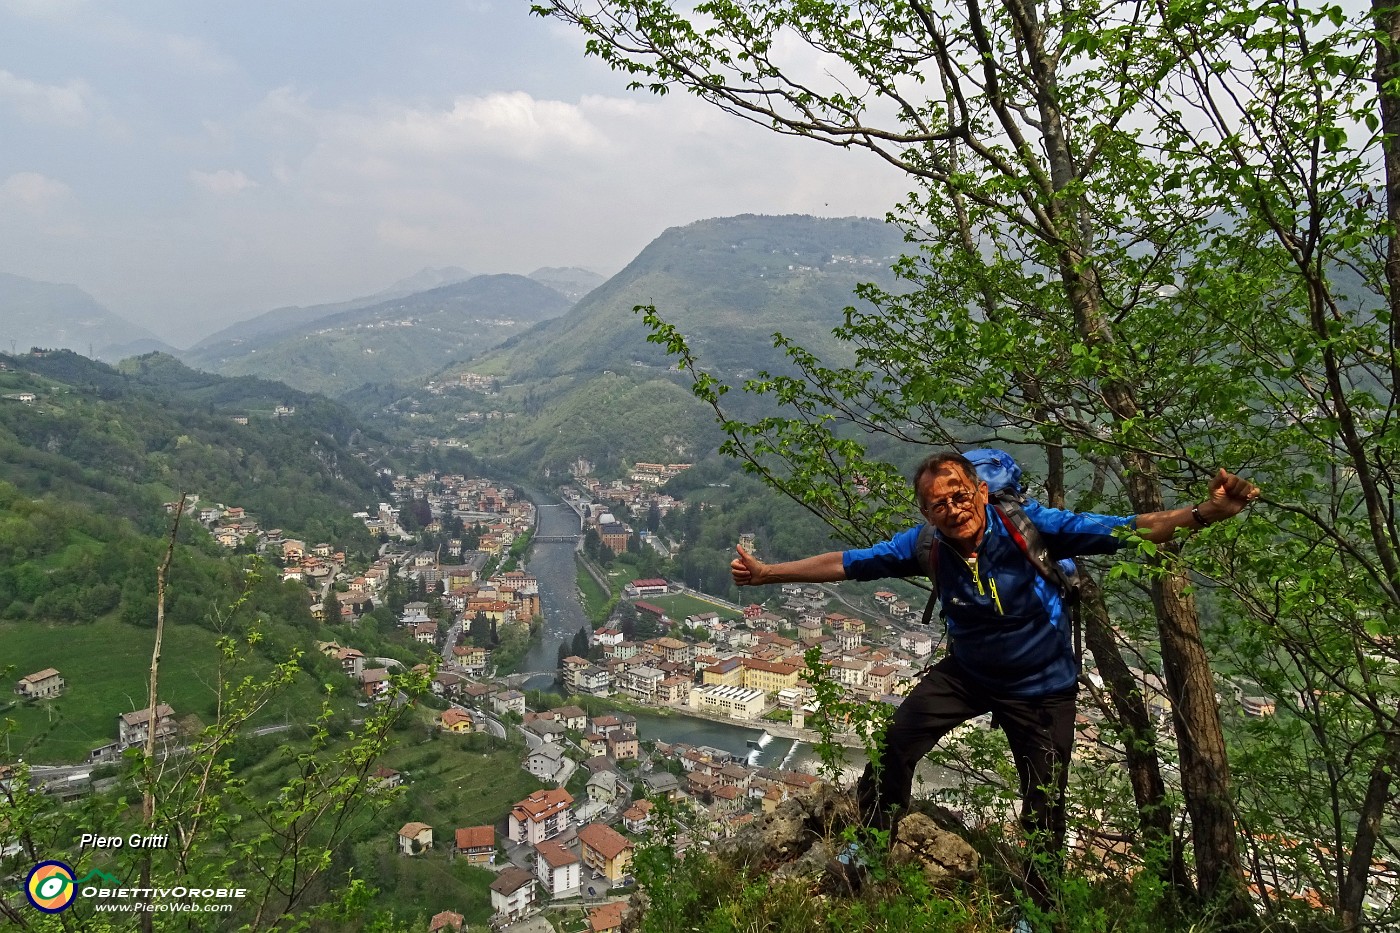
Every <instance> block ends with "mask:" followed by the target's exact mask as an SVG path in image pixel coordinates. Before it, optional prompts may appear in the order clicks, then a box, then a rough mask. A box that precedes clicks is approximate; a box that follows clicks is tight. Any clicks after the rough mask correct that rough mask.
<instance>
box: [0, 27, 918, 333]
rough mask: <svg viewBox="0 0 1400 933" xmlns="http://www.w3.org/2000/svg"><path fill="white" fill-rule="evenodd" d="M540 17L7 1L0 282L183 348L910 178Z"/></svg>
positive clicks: (622, 249)
mask: <svg viewBox="0 0 1400 933" xmlns="http://www.w3.org/2000/svg"><path fill="white" fill-rule="evenodd" d="M528 10H529V3H528V2H527V0H489V2H488V0H456V2H448V0H441V2H424V3H409V4H390V3H384V2H373V3H371V2H352V0H324V2H320V0H317V2H293V0H288V2H280V3H272V2H244V3H217V4H215V3H201V2H191V0H150V2H141V0H124V2H121V3H117V2H107V3H96V2H92V3H89V2H84V0H0V139H3V143H0V271H3V272H11V273H15V274H17V275H23V276H28V277H30V278H35V279H42V280H45V281H52V282H69V283H72V284H75V285H78V286H80V287H81V288H84V289H86V290H87V291H89V292H91V293H92V294H93V295H94V296H95V297H96V298H97V299H98V300H99V301H101V302H102V303H103V304H105V305H107V306H108V307H109V308H111V309H112V310H113V311H116V312H117V313H119V314H121V315H123V316H124V317H126V318H127V319H129V320H131V321H132V322H134V323H137V324H141V325H142V326H145V327H147V328H149V329H151V330H153V331H155V332H156V333H157V335H159V336H161V337H163V338H164V339H166V340H168V341H169V342H171V343H173V344H175V345H176V346H185V345H187V344H189V343H191V342H193V341H194V340H196V339H198V338H199V337H201V336H204V335H205V334H208V333H210V332H212V331H214V330H217V329H218V328H220V327H222V326H224V325H226V324H228V323H230V322H232V321H235V320H238V319H241V318H245V317H250V316H252V315H253V314H256V313H260V312H262V311H265V310H268V309H271V308H274V307H278V306H281V305H289V304H299V305H301V304H315V303H319V302H325V301H334V300H340V299H345V298H350V297H355V296H358V295H363V294H368V293H371V292H375V291H378V290H379V289H381V288H384V287H385V286H387V285H388V284H390V283H391V282H392V281H394V280H396V279H398V278H401V277H403V276H406V275H409V274H412V273H413V272H416V271H418V270H419V269H421V268H423V267H424V266H442V265H458V266H462V267H464V268H467V269H469V270H471V271H473V272H519V273H528V272H531V271H533V270H534V269H536V268H538V267H540V266H545V265H555V266H560V265H577V266H583V267H586V268H590V269H593V270H594V271H597V272H600V273H603V274H605V275H610V274H612V273H614V272H616V271H618V270H619V269H620V268H621V267H622V266H624V265H625V264H626V263H627V262H628V261H629V260H630V259H631V258H632V257H633V256H635V255H636V254H637V253H638V252H639V251H640V250H641V249H642V248H643V247H644V246H645V245H646V244H647V243H648V242H650V241H651V240H652V239H654V238H655V237H656V236H657V235H658V234H660V233H661V232H662V231H663V230H665V229H666V228H667V227H671V226H676V225H679V224H686V223H690V222H692V221H695V220H699V219H702V218H707V217H718V216H725V215H730V214H740V213H810V214H819V215H826V216H847V215H853V214H854V215H864V216H883V214H884V212H885V211H886V210H887V209H888V208H889V207H891V206H892V205H893V203H894V202H895V200H896V199H897V198H898V197H899V196H900V195H901V194H902V193H903V191H904V190H905V183H904V180H903V179H901V178H900V177H899V176H898V175H897V174H896V173H894V172H893V171H892V170H890V169H888V168H886V167H885V166H883V165H882V164H880V163H879V162H877V161H876V160H875V159H873V158H871V157H869V156H863V155H861V154H859V153H843V152H840V151H838V150H835V149H833V148H831V147H829V146H823V145H820V144H817V143H811V142H803V141H799V140H792V139H787V138H783V137H779V136H777V135H775V134H772V133H769V132H767V131H765V130H763V129H761V128H758V127H754V126H751V125H749V124H746V123H743V122H742V121H739V120H736V119H734V118H732V117H728V116H726V115H725V114H722V113H720V112H718V111H716V110H713V109H710V108H707V107H705V106H704V105H703V104H701V103H700V102H698V101H696V100H694V99H693V98H690V97H689V96H687V95H683V94H671V95H667V96H666V97H660V98H658V97H652V96H650V95H646V94H641V93H635V92H629V91H627V90H626V86H625V85H626V79H625V78H624V77H623V76H622V75H617V74H614V73H612V72H610V71H608V70H607V69H606V68H605V67H604V66H602V65H601V64H599V63H597V62H596V61H592V60H585V59H584V58H583V55H582V45H583V43H582V40H581V39H580V38H579V36H578V35H576V34H575V33H573V32H572V31H570V30H569V29H568V28H567V27H565V26H564V25H563V24H559V23H555V22H553V21H545V20H541V19H539V18H536V17H532V16H530V15H529V12H528Z"/></svg>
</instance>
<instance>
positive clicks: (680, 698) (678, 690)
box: [656, 674, 694, 704]
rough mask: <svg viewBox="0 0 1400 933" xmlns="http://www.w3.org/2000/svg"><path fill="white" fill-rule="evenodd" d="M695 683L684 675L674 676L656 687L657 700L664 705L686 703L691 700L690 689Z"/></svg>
mask: <svg viewBox="0 0 1400 933" xmlns="http://www.w3.org/2000/svg"><path fill="white" fill-rule="evenodd" d="M693 683H694V681H692V680H691V679H690V678H689V677H687V676H685V675H684V674H673V675H672V676H670V677H667V678H666V679H665V680H663V681H661V683H659V684H657V685H656V699H657V700H658V701H660V702H662V703H670V704H676V703H684V702H686V701H687V700H689V699H690V688H691V685H692V684H693Z"/></svg>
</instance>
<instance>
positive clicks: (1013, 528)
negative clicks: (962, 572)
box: [994, 495, 1084, 669]
mask: <svg viewBox="0 0 1400 933" xmlns="http://www.w3.org/2000/svg"><path fill="white" fill-rule="evenodd" d="M994 505H995V511H996V513H997V517H998V518H1000V519H1001V523H1002V526H1003V527H1005V528H1006V533H1007V534H1009V535H1010V536H1011V540H1013V541H1015V542H1016V546H1017V547H1018V548H1020V549H1021V553H1022V554H1025V555H1026V560H1028V561H1030V563H1031V566H1033V567H1034V568H1035V569H1036V572H1037V573H1039V574H1040V575H1041V576H1042V577H1044V578H1045V579H1047V580H1049V581H1050V582H1051V583H1053V584H1054V585H1055V588H1056V589H1058V590H1059V591H1060V598H1061V599H1062V600H1064V602H1065V608H1066V609H1068V610H1069V617H1070V624H1071V626H1072V627H1073V629H1074V661H1075V664H1076V665H1077V666H1078V667H1080V668H1081V669H1082V668H1083V666H1084V636H1083V634H1082V632H1081V625H1082V623H1081V620H1080V615H1079V584H1078V582H1076V581H1075V580H1071V579H1070V577H1069V575H1068V574H1067V573H1065V569H1064V568H1063V567H1061V566H1060V565H1059V563H1058V562H1057V561H1053V560H1051V559H1050V549H1049V547H1047V546H1046V544H1045V538H1044V536H1043V535H1041V533H1040V529H1039V528H1037V527H1035V523H1034V522H1032V521H1031V517H1030V516H1029V515H1027V514H1026V510H1025V509H1024V508H1022V507H1021V501H1020V499H1018V498H1016V497H1015V496H1012V495H1005V496H999V497H998V498H997V499H996V502H995V503H994Z"/></svg>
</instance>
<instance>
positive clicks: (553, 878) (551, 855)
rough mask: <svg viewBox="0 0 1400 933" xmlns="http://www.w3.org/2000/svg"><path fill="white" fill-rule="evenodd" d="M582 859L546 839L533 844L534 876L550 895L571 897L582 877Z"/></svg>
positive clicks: (577, 890)
mask: <svg viewBox="0 0 1400 933" xmlns="http://www.w3.org/2000/svg"><path fill="white" fill-rule="evenodd" d="M582 867H583V862H582V860H581V859H580V858H579V857H578V856H577V855H575V854H574V853H572V852H570V851H569V850H568V849H566V848H564V846H562V845H560V844H559V843H558V842H555V841H554V840H553V839H547V840H545V841H544V842H541V843H540V844H539V845H537V846H535V877H536V878H538V879H539V881H540V884H541V885H543V886H544V890H545V893H547V894H548V895H549V896H550V897H573V896H574V895H576V894H578V892H579V887H580V885H581V883H582V881H583V878H582Z"/></svg>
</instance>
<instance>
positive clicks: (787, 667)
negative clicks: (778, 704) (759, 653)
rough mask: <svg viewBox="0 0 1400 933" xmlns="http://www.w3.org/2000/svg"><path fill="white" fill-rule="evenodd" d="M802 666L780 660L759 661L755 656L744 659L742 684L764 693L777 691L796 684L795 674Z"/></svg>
mask: <svg viewBox="0 0 1400 933" xmlns="http://www.w3.org/2000/svg"><path fill="white" fill-rule="evenodd" d="M801 670H802V668H800V667H798V666H797V665H796V664H788V663H786V662H782V661H760V660H758V659H757V658H745V659H744V686H745V687H749V688H751V689H753V690H762V691H763V692H764V693H777V692H778V691H780V690H787V689H789V688H791V687H796V686H797V675H798V673H800V672H801Z"/></svg>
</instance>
